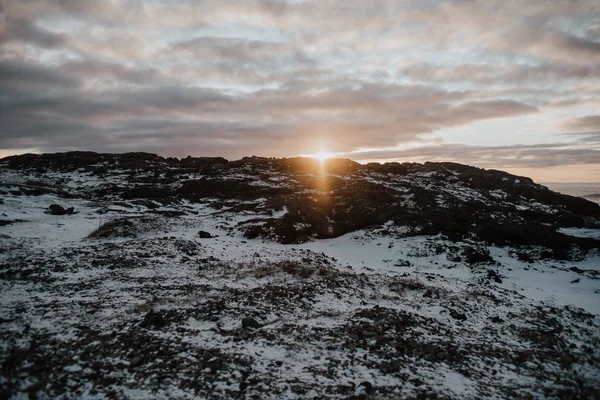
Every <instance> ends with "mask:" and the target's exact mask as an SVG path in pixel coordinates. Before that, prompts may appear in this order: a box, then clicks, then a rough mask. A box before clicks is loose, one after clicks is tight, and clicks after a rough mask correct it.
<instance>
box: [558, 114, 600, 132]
mask: <svg viewBox="0 0 600 400" xmlns="http://www.w3.org/2000/svg"><path fill="white" fill-rule="evenodd" d="M564 126H565V128H566V129H568V130H570V131H577V132H582V131H583V132H588V131H600V115H588V116H585V117H580V118H572V119H570V120H569V121H567V122H566V123H565V124H564Z"/></svg>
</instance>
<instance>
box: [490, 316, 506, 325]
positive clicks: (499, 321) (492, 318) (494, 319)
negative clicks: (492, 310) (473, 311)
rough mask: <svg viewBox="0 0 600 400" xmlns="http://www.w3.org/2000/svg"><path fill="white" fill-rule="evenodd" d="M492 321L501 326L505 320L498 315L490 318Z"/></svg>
mask: <svg viewBox="0 0 600 400" xmlns="http://www.w3.org/2000/svg"><path fill="white" fill-rule="evenodd" d="M490 321H492V322H493V323H495V324H500V323H502V322H504V320H503V319H502V318H500V317H499V316H497V315H495V316H493V317H490Z"/></svg>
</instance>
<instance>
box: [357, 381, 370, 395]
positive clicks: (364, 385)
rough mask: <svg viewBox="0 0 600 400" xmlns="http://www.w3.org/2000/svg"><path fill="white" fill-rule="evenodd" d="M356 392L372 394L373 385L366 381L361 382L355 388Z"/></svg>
mask: <svg viewBox="0 0 600 400" xmlns="http://www.w3.org/2000/svg"><path fill="white" fill-rule="evenodd" d="M356 390H357V391H359V392H364V393H366V394H371V393H373V384H372V383H371V382H368V381H364V382H361V383H359V384H358V386H357V387H356Z"/></svg>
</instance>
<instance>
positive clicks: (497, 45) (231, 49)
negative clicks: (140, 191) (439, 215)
mask: <svg viewBox="0 0 600 400" xmlns="http://www.w3.org/2000/svg"><path fill="white" fill-rule="evenodd" d="M0 90H1V91H0V149H1V150H2V154H4V155H7V154H12V153H17V152H23V151H31V150H33V151H41V152H50V151H64V150H73V149H86V150H95V151H107V152H123V151H151V152H158V153H160V154H162V155H166V156H179V157H182V156H186V155H188V154H191V155H196V156H214V155H220V156H224V157H227V158H239V157H242V156H245V155H252V154H256V155H264V156H295V155H298V154H309V153H315V152H317V151H320V150H325V151H329V152H336V153H339V154H340V155H342V156H346V157H350V158H353V159H356V160H400V161H404V160H407V161H412V160H418V161H424V160H426V159H432V160H451V161H458V162H464V163H471V164H474V165H478V166H482V167H489V168H499V169H502V168H550V167H557V166H566V165H578V164H581V165H584V164H587V165H586V168H587V169H586V171H589V170H590V168H589V167H590V165H591V166H595V167H597V171H598V179H597V180H600V4H599V3H598V2H597V1H596V0H594V1H591V0H590V1H587V0H581V1H578V0H571V1H566V0H564V1H549V0H530V1H522V0H504V1H490V0H482V1H476V0H472V1H470V0H461V1H423V0H414V1H393V0H370V1H363V0H340V1H334V0H315V1H309V0H307V1H299V0H295V1H292V0H289V1H283V0H240V1H223V0H202V1H177V2H174V1H166V0H165V1H161V0H152V1H142V0H128V1H116V0H112V1H109V0H103V1H97V0H93V1H92V0H47V1H41V0H40V1H36V0H8V1H6V0H5V1H1V0H0ZM525 126H527V128H524V127H525ZM595 167H594V168H595ZM592 170H594V169H593V168H592ZM573 171H575V172H574V174H575V175H576V174H577V172H576V171H577V169H574V170H573ZM573 180H578V178H577V176H574V178H573ZM585 180H589V179H585Z"/></svg>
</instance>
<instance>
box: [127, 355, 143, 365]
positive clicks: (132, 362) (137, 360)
mask: <svg viewBox="0 0 600 400" xmlns="http://www.w3.org/2000/svg"><path fill="white" fill-rule="evenodd" d="M143 361H144V360H143V359H142V357H140V356H134V357H132V358H131V360H129V366H130V367H136V366H138V365H140V364H141V363H142V362H143Z"/></svg>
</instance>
